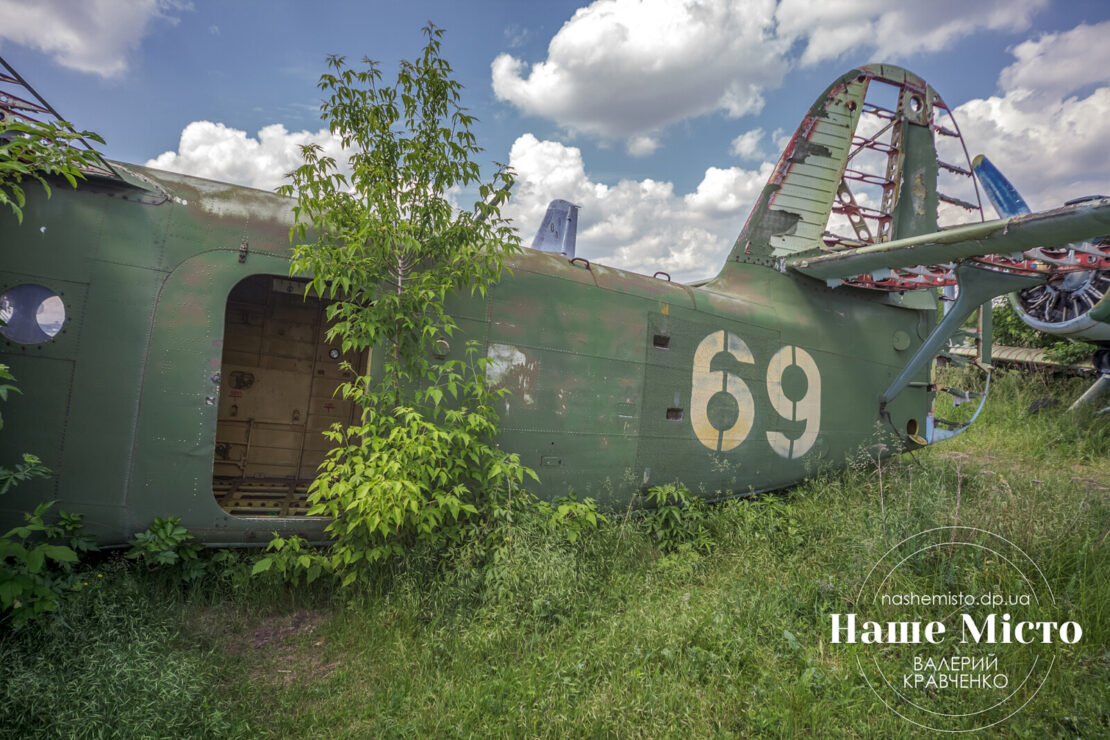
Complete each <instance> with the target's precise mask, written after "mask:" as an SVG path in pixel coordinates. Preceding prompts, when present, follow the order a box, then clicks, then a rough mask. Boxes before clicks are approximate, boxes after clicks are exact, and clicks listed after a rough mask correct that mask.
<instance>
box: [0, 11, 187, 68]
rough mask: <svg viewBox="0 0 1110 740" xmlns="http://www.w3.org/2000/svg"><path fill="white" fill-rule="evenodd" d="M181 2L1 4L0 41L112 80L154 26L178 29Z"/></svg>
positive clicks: (125, 66)
mask: <svg viewBox="0 0 1110 740" xmlns="http://www.w3.org/2000/svg"><path fill="white" fill-rule="evenodd" d="M191 9H192V6H191V5H190V4H189V3H187V2H182V1H181V0H128V2H119V0H0V18H3V19H4V22H3V24H0V38H3V39H6V40H8V41H11V42H13V43H16V44H20V45H22V46H29V47H31V48H34V49H38V50H40V51H43V52H45V53H47V54H50V55H52V56H53V58H54V61H56V62H57V63H58V64H61V65H62V66H64V67H70V68H72V69H76V70H80V71H81V72H90V73H93V74H98V75H100V76H101V77H114V76H117V75H119V74H122V73H123V72H124V71H125V70H126V69H127V57H128V55H129V54H130V53H132V52H133V51H134V50H135V49H136V48H138V46H139V42H140V41H142V39H143V37H144V36H146V34H147V33H148V32H149V30H150V26H151V24H152V23H153V22H154V21H158V20H161V21H166V22H169V23H176V22H177V18H176V17H175V16H173V15H172V13H173V12H174V11H182V10H191Z"/></svg>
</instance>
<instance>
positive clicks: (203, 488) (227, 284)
mask: <svg viewBox="0 0 1110 740" xmlns="http://www.w3.org/2000/svg"><path fill="white" fill-rule="evenodd" d="M132 170H133V172H134V173H135V174H137V175H138V177H136V178H135V179H134V180H133V181H132V182H131V184H130V186H126V187H125V186H121V185H119V184H116V183H112V182H110V181H99V182H89V183H83V184H82V185H81V187H80V188H79V189H78V190H76V191H71V190H69V189H67V188H64V187H59V188H57V189H56V190H55V193H54V196H53V197H52V198H50V199H47V198H45V197H42V194H41V193H30V194H29V195H30V197H29V200H28V203H27V206H26V208H25V215H24V219H23V224H22V225H20V224H18V223H17V222H16V220H15V219H14V218H13V217H11V216H2V217H0V240H2V243H3V245H4V255H5V257H4V262H3V265H2V269H0V292H3V291H6V290H8V289H10V288H12V287H13V286H17V285H21V284H35V285H41V286H44V287H45V288H47V289H49V290H50V291H52V292H53V293H56V294H57V295H58V296H59V297H60V298H61V299H62V301H63V302H64V307H65V321H64V324H63V325H62V330H61V331H60V332H58V333H57V334H56V335H55V336H54V337H53V338H52V339H50V340H49V341H45V342H41V343H38V344H20V343H18V342H15V341H3V342H0V362H3V363H6V364H8V365H10V366H11V369H12V372H13V374H14V375H15V376H16V378H17V379H18V384H19V386H20V387H21V389H22V394H20V395H15V396H14V397H11V398H10V399H9V401H8V403H7V404H6V405H5V407H4V409H3V413H4V419H5V428H4V430H3V434H2V437H0V439H2V440H3V451H4V452H3V462H4V464H11V462H13V460H14V459H15V457H16V455H17V454H18V453H21V452H32V453H34V454H36V455H38V456H39V457H41V458H42V460H43V462H44V464H46V465H47V466H48V467H50V468H51V469H52V470H53V471H54V475H53V476H52V477H51V478H49V479H44V480H39V481H33V482H29V483H25V484H23V485H21V486H19V487H17V488H15V489H13V490H12V492H11V493H9V494H8V495H6V496H4V497H2V498H0V507H2V510H0V518H2V525H0V526H9V525H10V524H11V523H14V522H17V521H18V520H19V519H20V518H21V512H23V511H27V510H29V509H31V508H33V506H34V505H35V504H36V503H38V502H40V501H44V500H56V501H57V502H58V504H57V505H58V506H59V507H60V508H64V509H67V510H71V511H76V512H79V513H81V514H83V515H84V517H85V523H86V525H87V527H88V528H89V530H90V531H91V532H92V533H94V534H96V535H97V536H98V537H99V539H100V541H101V543H102V544H110V543H119V542H123V541H126V539H127V538H128V537H130V535H131V534H132V533H134V532H135V531H137V530H142V529H144V528H146V527H147V526H148V525H149V524H150V523H151V521H152V519H153V518H154V517H156V516H170V515H176V516H180V517H181V519H182V524H184V525H185V526H186V527H188V528H189V529H190V530H191V531H192V532H194V533H195V534H196V535H197V536H198V537H199V538H201V539H202V540H204V541H207V542H211V543H234V542H251V541H265V540H267V539H268V538H269V536H270V533H271V532H273V531H279V532H284V533H293V532H296V533H301V534H304V535H306V536H308V537H310V538H312V539H320V538H321V536H322V526H323V523H322V522H321V521H320V520H313V519H308V518H306V517H304V516H274V515H251V514H250V513H249V512H247V513H245V514H244V513H243V512H238V513H236V512H234V511H232V510H231V509H229V508H225V507H222V506H221V504H220V503H219V502H218V501H217V499H216V497H215V496H214V494H213V470H214V463H218V462H219V456H218V454H217V452H216V450H217V447H218V444H219V440H218V439H217V427H218V425H219V424H222V423H223V422H222V420H221V419H222V417H220V418H218V417H219V414H220V413H222V412H221V409H224V408H227V407H228V403H229V400H228V398H226V397H225V396H226V394H228V393H230V392H231V390H232V386H231V384H230V383H229V382H228V378H227V377H226V375H225V376H221V369H222V368H223V367H224V366H225V365H226V362H227V360H226V358H225V354H224V352H225V346H226V343H227V342H229V341H231V340H230V339H228V338H226V337H225V327H226V326H229V324H227V321H228V312H229V310H230V309H229V295H230V294H231V293H232V290H233V288H235V286H236V285H237V284H240V283H241V281H243V280H245V279H247V278H250V277H251V276H259V275H262V276H274V277H275V279H276V280H277V282H275V283H274V285H278V284H280V282H281V280H282V279H285V280H287V279H288V268H289V261H288V260H289V253H290V249H289V226H290V223H291V215H290V202H289V201H286V200H283V199H280V198H278V197H277V196H274V195H272V194H269V193H264V192H260V191H255V190H250V189H246V188H240V187H236V186H231V185H225V184H222V183H215V182H211V181H206V180H200V179H196V178H189V177H185V176H180V175H173V174H169V173H160V172H154V171H150V170H144V169H142V168H132ZM144 179H145V182H143V180H144ZM508 264H509V266H510V267H511V270H512V273H511V274H507V275H506V276H505V277H504V279H503V280H502V282H501V283H500V284H499V285H497V286H496V287H495V288H494V289H493V290H492V291H491V292H490V293H489V295H488V296H487V297H486V298H484V299H482V298H477V297H474V298H471V297H465V298H457V299H454V300H453V301H452V303H451V310H452V312H453V314H454V315H455V316H456V318H457V320H458V321H459V324H460V326H461V328H462V329H463V335H456V337H454V338H452V339H451V346H450V349H449V351H448V355H449V356H462V350H463V342H464V341H465V340H466V339H476V340H478V341H479V342H481V343H482V344H484V345H485V347H486V348H487V352H488V355H489V356H490V357H491V359H493V361H494V362H493V363H492V364H491V365H490V367H489V369H488V372H487V377H488V378H489V379H490V380H491V381H492V382H493V383H494V384H495V385H496V386H498V387H505V388H508V389H509V391H510V393H509V395H507V396H506V398H505V399H504V401H503V407H502V408H500V409H499V411H500V414H501V420H502V425H503V433H502V435H501V439H500V444H501V446H502V447H503V448H505V449H507V450H511V451H513V452H517V453H519V454H520V456H521V459H522V461H523V462H524V463H525V464H527V465H529V466H531V467H533V468H534V469H535V470H536V471H537V473H538V474H539V476H540V484H539V485H538V486H534V489H535V491H536V492H537V493H538V494H539V495H541V496H544V497H554V496H559V495H562V494H564V493H566V492H567V491H569V490H574V491H575V492H577V493H578V494H579V495H588V496H593V497H596V498H598V499H599V500H600V501H601V502H602V503H603V504H605V505H607V506H609V507H614V508H616V507H619V508H624V507H626V506H627V505H628V503H629V501H630V497H632V496H635V495H636V494H637V493H638V492H639V491H641V490H642V489H643V488H644V487H645V486H650V485H658V484H662V483H669V482H673V481H681V482H682V483H684V484H685V485H687V486H689V487H690V489H691V490H693V491H695V492H698V493H700V494H702V495H704V496H706V497H711V498H712V497H722V496H730V495H742V494H746V493H749V492H753V491H761V490H768V489H774V488H779V487H782V486H785V485H788V484H790V483H793V482H795V481H798V480H800V479H802V478H803V477H805V476H806V475H808V474H812V473H813V472H814V471H816V470H817V469H818V468H819V467H820V466H822V465H825V464H830V465H843V464H844V463H845V461H846V460H848V459H849V458H851V457H852V456H853V455H855V454H856V453H857V452H859V451H860V450H861V448H864V447H867V446H868V445H874V444H876V443H877V442H878V441H879V440H878V438H877V436H876V433H877V431H881V430H883V429H885V431H886V433H887V435H886V436H887V439H886V440H885V441H886V444H887V445H888V446H893V447H901V446H903V445H910V446H912V445H913V444H914V443H913V442H911V441H909V437H910V436H911V435H914V434H917V433H919V430H924V429H925V428H926V425H927V417H928V415H929V411H930V408H931V404H932V400H933V394H932V393H931V392H930V391H929V389H927V388H926V387H924V384H915V386H914V387H912V388H910V389H909V390H907V391H906V392H905V393H903V394H901V395H900V396H899V397H898V398H897V399H896V400H895V401H894V402H893V403H892V404H891V405H890V406H889V407H888V409H887V410H888V412H889V418H881V417H880V413H879V405H878V403H877V399H878V397H879V395H880V394H881V393H882V391H883V390H884V389H885V388H886V387H887V385H888V384H889V383H890V381H891V380H892V379H893V378H894V377H895V376H896V375H897V373H898V372H899V370H901V369H902V367H903V366H904V365H905V364H906V361H907V359H908V358H909V356H910V355H911V354H912V353H913V351H914V349H915V348H916V347H917V346H918V345H919V344H920V343H921V341H922V339H923V338H924V337H926V336H927V335H928V333H929V331H930V330H931V329H932V327H933V325H934V323H935V310H934V307H933V303H932V297H931V296H925V298H926V300H923V301H921V303H920V305H919V306H918V307H916V308H910V307H908V306H906V305H904V304H903V299H900V298H899V297H898V296H896V295H894V296H891V295H888V294H882V293H875V292H868V291H863V290H857V289H849V288H844V287H840V288H836V289H831V288H828V287H826V285H825V283H824V282H822V281H819V280H815V279H812V278H808V277H804V276H802V275H799V274H796V273H787V272H783V271H780V270H779V269H775V267H774V265H773V264H772V263H771V260H768V259H755V258H753V259H752V260H751V261H750V262H749V263H743V262H736V263H734V264H732V265H731V269H730V271H729V272H728V275H727V278H721V279H718V280H716V281H712V282H710V283H708V284H706V285H702V286H699V287H690V286H683V285H679V284H676V283H672V282H669V281H666V280H660V279H655V278H650V277H646V276H643V275H637V274H633V273H629V272H625V271H621V270H617V269H613V268H609V267H603V266H601V265H596V264H588V263H586V262H585V261H584V260H577V261H575V262H573V263H572V262H571V261H569V260H567V259H566V258H564V257H562V256H560V255H557V254H549V253H544V252H538V251H532V250H525V251H524V252H523V253H521V254H519V255H517V256H514V257H513V258H511V259H510V260H509V263H508ZM256 280H258V278H256ZM263 284H264V283H263ZM282 331H284V330H282ZM290 367H291V368H293V369H292V370H289V371H288V372H291V373H292V372H295V367H294V366H292V365H291V366H290ZM312 367H314V368H318V369H316V370H307V369H306V370H305V371H304V372H318V373H320V374H321V375H323V373H324V370H323V368H322V367H320V363H319V362H317V363H316V365H313V366H312ZM258 375H259V378H258V380H257V381H256V382H254V384H253V386H252V387H247V388H245V389H241V390H239V391H238V393H239V396H237V398H238V397H243V396H245V395H246V394H250V393H252V392H260V391H259V389H260V388H264V387H265V382H266V379H267V378H266V376H265V375H264V373H263V372H261V371H260V372H259V373H258ZM329 377H330V375H329ZM921 380H927V378H921ZM240 385H243V384H242V383H241V382H240ZM333 385H334V383H333ZM319 395H320V394H316V396H314V397H313V399H311V400H310V401H308V403H320V402H322V401H321V399H320V398H319ZM325 400H326V399H325ZM306 412H307V414H309V415H311V414H312V413H313V410H312V409H311V408H309V409H307V410H306ZM295 416H296V414H295ZM317 435H318V432H317ZM892 439H893V440H894V442H893V443H892V442H891V440H892ZM302 446H303V445H302ZM310 446H311V445H310ZM890 451H896V450H894V449H891V450H890ZM223 454H226V451H225V452H224V453H223ZM294 470H295V471H296V468H294ZM290 476H291V477H297V476H300V477H304V473H303V471H300V472H294V473H291V474H290ZM269 477H270V478H273V474H272V473H271V474H270V475H269Z"/></svg>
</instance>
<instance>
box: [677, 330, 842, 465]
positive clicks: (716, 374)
mask: <svg viewBox="0 0 1110 740" xmlns="http://www.w3.org/2000/svg"><path fill="white" fill-rule="evenodd" d="M722 352H727V353H728V354H730V355H732V357H733V358H734V359H735V360H736V361H737V362H741V363H744V364H748V365H754V364H755V357H754V356H753V355H752V352H751V350H750V349H748V345H747V344H745V342H744V340H743V339H741V338H740V337H738V336H736V335H735V334H733V333H732V332H729V331H725V330H723V329H722V330H721V331H715V332H713V333H712V334H710V335H709V336H707V337H706V338H705V339H703V340H701V343H700V344H698V348H697V349H696V350H695V351H694V368H693V380H692V382H691V387H690V422H691V424H692V425H693V427H694V434H695V435H696V436H697V438H698V441H700V442H701V443H702V444H703V445H705V446H706V447H708V448H709V449H711V450H714V451H716V452H728V451H729V450H732V449H735V448H736V447H739V446H740V445H741V444H742V443H743V442H744V440H746V439H747V438H748V435H750V434H751V431H752V426H753V425H754V424H755V399H754V398H753V397H752V392H751V389H750V388H748V385H747V384H746V383H745V382H744V381H743V380H742V379H741V378H740V377H739V376H738V375H736V374H735V373H731V372H729V371H728V370H712V369H711V368H710V364H711V363H712V361H713V358H714V357H716V356H717V355H719V354H720V353H722ZM791 366H797V367H798V368H799V369H800V370H801V371H802V372H803V373H804V374H805V378H806V392H805V394H804V395H803V396H802V397H801V398H800V399H798V400H797V401H794V400H791V399H790V398H789V397H788V396H787V395H786V393H785V392H784V391H783V387H782V380H783V376H784V375H785V373H786V371H787V369H788V368H790V367H791ZM718 393H726V394H728V395H729V396H731V397H732V398H733V400H734V401H735V402H736V406H737V410H738V413H737V415H736V421H735V422H734V423H733V424H732V426H730V427H728V428H724V429H721V428H718V427H717V426H715V425H714V424H713V423H712V422H711V421H710V419H709V402H710V400H711V399H712V398H713V397H714V396H715V395H717V394H718ZM767 397H768V399H769V400H770V402H771V407H772V408H774V410H775V412H776V413H778V415H779V416H781V417H782V418H784V419H786V420H787V421H804V422H805V430H804V431H803V432H802V434H801V436H799V437H798V438H797V439H790V438H789V437H787V436H786V435H785V434H783V433H782V432H778V431H768V432H767V433H766V436H767V443H768V444H769V445H770V446H771V449H772V450H774V451H775V452H776V453H777V454H778V455H779V456H781V457H785V458H787V459H793V458H799V457H801V456H802V455H804V454H806V453H807V452H809V451H810V449H811V448H812V447H813V444H814V443H815V442H816V441H817V434H818V433H819V432H820V429H821V373H820V371H818V369H817V363H815V362H814V361H813V357H811V356H810V354H809V353H808V352H806V351H805V350H804V349H802V348H801V347H795V346H793V345H787V346H785V347H783V348H781V349H780V350H779V351H778V352H776V353H775V354H774V355H773V356H772V357H771V361H770V362H769V363H768V365H767Z"/></svg>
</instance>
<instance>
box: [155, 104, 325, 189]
mask: <svg viewBox="0 0 1110 740" xmlns="http://www.w3.org/2000/svg"><path fill="white" fill-rule="evenodd" d="M306 144H319V145H320V146H321V147H323V149H324V153H325V154H326V155H328V156H330V157H334V158H335V159H336V161H337V162H339V164H340V169H341V170H346V157H345V156H344V155H343V149H342V147H341V146H340V144H339V141H338V140H337V139H336V138H335V137H333V136H332V134H331V132H330V131H328V130H327V129H321V130H320V131H317V132H315V133H312V132H310V131H294V132H289V131H286V130H285V127H284V126H282V125H281V124H280V123H275V124H271V125H269V126H266V127H265V128H262V129H260V130H259V132H258V136H257V137H256V138H252V137H249V136H247V133H246V132H245V131H240V130H239V129H234V128H229V127H227V126H225V125H224V124H222V123H212V122H211V121H193V122H192V123H190V124H189V125H188V126H186V127H185V129H184V130H183V131H182V132H181V141H180V143H179V144H178V150H177V151H176V152H164V153H162V154H160V155H159V156H157V157H155V158H154V159H151V160H149V161H147V163H146V165H147V166H148V167H155V168H157V169H162V170H170V171H172V172H181V173H183V174H186V175H194V176H196V177H207V178H211V179H213V180H221V181H223V182H231V183H236V184H238V185H248V186H251V187H255V188H261V189H263V190H273V189H274V188H276V187H277V186H278V185H281V184H282V182H283V181H284V178H285V174H286V173H287V172H290V171H292V170H293V169H295V168H296V167H298V166H299V165H300V164H301V162H302V158H301V147H302V146H304V145H306Z"/></svg>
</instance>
